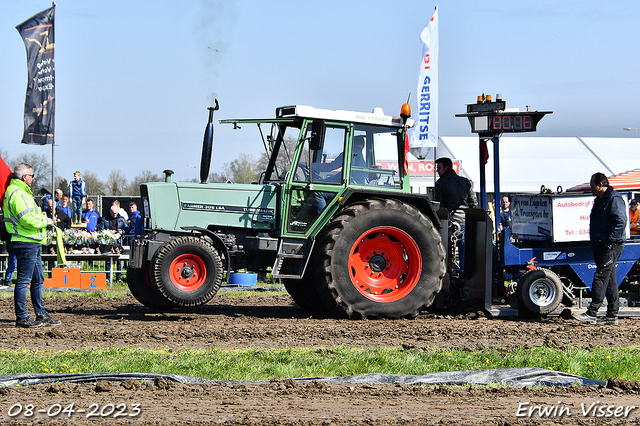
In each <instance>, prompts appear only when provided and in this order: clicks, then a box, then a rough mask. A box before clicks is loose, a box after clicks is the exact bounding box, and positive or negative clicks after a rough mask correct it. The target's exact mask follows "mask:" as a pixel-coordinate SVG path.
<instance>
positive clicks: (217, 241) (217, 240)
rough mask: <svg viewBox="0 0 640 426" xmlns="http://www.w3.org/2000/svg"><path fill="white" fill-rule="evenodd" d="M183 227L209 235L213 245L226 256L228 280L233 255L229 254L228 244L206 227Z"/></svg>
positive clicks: (225, 277) (226, 275) (226, 276)
mask: <svg viewBox="0 0 640 426" xmlns="http://www.w3.org/2000/svg"><path fill="white" fill-rule="evenodd" d="M182 229H184V230H185V231H191V233H196V232H198V233H200V234H203V235H206V236H207V237H209V238H211V241H212V243H213V246H214V247H215V248H216V249H217V250H219V251H220V253H221V254H222V255H223V256H224V259H225V261H226V267H225V276H224V279H225V280H226V281H228V280H229V271H230V270H231V257H230V256H229V250H227V246H225V245H224V243H223V242H222V240H221V239H220V238H219V237H218V236H217V235H216V234H214V233H213V232H211V231H210V230H208V229H206V228H201V227H199V226H183V227H182Z"/></svg>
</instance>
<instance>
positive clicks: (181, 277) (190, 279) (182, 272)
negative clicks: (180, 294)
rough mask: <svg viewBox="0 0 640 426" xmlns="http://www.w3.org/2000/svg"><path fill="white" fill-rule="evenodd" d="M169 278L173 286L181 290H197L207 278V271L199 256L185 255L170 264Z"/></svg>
mask: <svg viewBox="0 0 640 426" xmlns="http://www.w3.org/2000/svg"><path fill="white" fill-rule="evenodd" d="M170 268H171V269H170V276H171V281H172V282H173V284H174V285H175V286H176V287H178V288H179V289H181V290H185V291H193V290H197V289H198V288H199V287H200V286H201V285H202V284H204V282H205V280H206V278H207V270H206V269H205V265H204V261H203V260H202V258H201V257H200V256H197V255H195V254H191V253H187V254H182V255H180V256H178V257H176V258H175V259H174V260H173V262H171V267H170Z"/></svg>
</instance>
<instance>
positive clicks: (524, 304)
mask: <svg viewBox="0 0 640 426" xmlns="http://www.w3.org/2000/svg"><path fill="white" fill-rule="evenodd" d="M516 297H517V300H518V307H519V308H524V309H525V311H528V312H529V313H532V314H535V315H546V314H550V313H551V312H553V311H555V310H556V309H557V308H558V306H560V303H561V302H562V282H561V281H560V277H558V276H557V275H556V274H555V273H553V272H552V271H550V270H549V269H545V268H537V269H532V270H531V271H527V272H526V273H525V274H524V275H523V276H522V277H520V280H518V287H517V288H516Z"/></svg>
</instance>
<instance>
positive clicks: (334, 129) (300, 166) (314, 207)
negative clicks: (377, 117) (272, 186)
mask: <svg viewBox="0 0 640 426" xmlns="http://www.w3.org/2000/svg"><path fill="white" fill-rule="evenodd" d="M350 131H351V127H350V126H349V125H345V124H338V123H326V124H325V128H324V138H323V140H322V141H321V143H320V144H313V145H314V146H310V145H312V144H311V122H309V123H307V127H306V131H305V132H304V133H302V135H303V139H304V143H303V145H302V147H301V149H300V150H298V156H297V158H296V159H295V164H294V166H293V168H292V170H293V173H290V177H289V178H290V182H289V184H288V185H287V187H288V188H289V191H287V192H288V194H285V197H284V200H283V201H284V206H283V207H284V208H283V213H284V214H285V221H284V227H283V233H284V234H285V235H287V236H291V237H303V236H304V237H306V236H308V235H309V233H310V231H312V229H313V225H314V224H316V223H317V222H318V221H319V220H321V219H322V218H324V217H325V216H326V212H327V211H328V210H329V209H330V208H331V206H332V205H334V204H335V203H334V201H335V200H336V198H337V196H338V194H340V193H341V192H342V191H343V190H344V188H345V183H346V181H345V173H344V171H345V160H344V158H345V155H344V152H345V147H346V142H347V139H348V136H349V134H350ZM318 145H319V146H318Z"/></svg>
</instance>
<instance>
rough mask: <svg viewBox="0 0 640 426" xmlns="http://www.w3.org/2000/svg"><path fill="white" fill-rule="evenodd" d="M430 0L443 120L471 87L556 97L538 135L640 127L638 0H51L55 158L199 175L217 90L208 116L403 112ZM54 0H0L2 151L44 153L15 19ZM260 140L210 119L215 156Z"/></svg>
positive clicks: (454, 123)
mask: <svg viewBox="0 0 640 426" xmlns="http://www.w3.org/2000/svg"><path fill="white" fill-rule="evenodd" d="M436 4H438V10H439V19H440V23H439V27H440V62H439V73H440V82H439V88H440V106H439V112H440V126H439V127H440V135H441V136H470V135H471V133H470V129H469V124H468V121H467V120H466V119H464V118H456V117H455V114H457V113H462V112H465V108H466V107H465V105H466V104H467V103H471V102H474V101H475V99H476V97H477V95H479V94H481V93H487V94H493V95H495V94H496V93H501V94H502V95H503V98H504V99H505V100H506V101H507V106H508V107H519V108H521V109H524V108H525V105H531V108H532V109H539V110H551V111H553V114H552V115H550V116H547V117H545V118H544V119H543V120H542V121H541V122H540V124H539V125H538V132H537V133H536V134H535V135H537V136H602V137H630V136H633V132H628V131H624V130H623V127H635V128H638V127H640V49H639V48H638V45H637V44H638V41H639V40H640V2H638V1H637V0H628V1H626V0H625V1H615V0H613V1H611V2H608V3H604V2H596V1H590V0H585V1H570V0H569V1H557V0H556V1H547V0H538V1H536V2H522V1H521V2H514V1H502V0H485V1H481V2H476V1H462V0H448V1H447V0H441V1H440V2H438V3H436V2H430V1H414V0H405V1H402V2H396V1H382V0H367V1H360V0H356V1H349V2H344V1H333V0H324V1H307V2H290V1H278V0H272V1H269V2H265V1H254V0H243V1H234V0H228V1H219V0H193V1H164V0H156V1H153V2H152V1H144V0H139V1H129V0H126V1H125V0H112V1H109V2H104V1H94V0H59V1H58V2H57V6H56V40H55V41H56V53H55V55H56V148H55V158H56V171H57V174H58V175H60V176H63V177H65V178H67V179H71V177H72V174H73V171H74V170H77V169H79V170H87V169H88V170H91V171H93V172H95V173H97V174H98V176H99V177H100V178H101V179H103V180H104V179H106V177H107V175H108V174H109V172H110V171H111V170H113V169H120V170H122V171H123V172H124V173H125V175H126V176H127V178H128V179H132V178H133V177H134V176H136V175H137V174H139V173H140V171H141V170H151V171H152V172H154V173H160V172H162V170H164V169H167V168H169V169H173V170H174V171H175V173H176V176H175V177H176V178H177V179H190V178H196V177H197V176H198V175H199V172H198V171H197V170H196V169H193V168H190V167H189V166H188V164H193V165H199V162H200V154H201V145H202V135H203V133H204V127H205V124H206V120H207V116H208V113H207V109H206V108H207V106H209V105H211V104H212V102H213V98H217V99H218V101H219V102H220V111H217V112H216V116H215V118H216V123H217V120H219V119H223V118H255V117H271V116H273V115H274V111H275V108H276V107H278V106H283V105H291V104H303V105H311V106H314V107H318V108H327V109H347V110H355V111H367V112H368V111H371V110H372V109H373V108H374V107H381V108H382V109H383V110H384V111H385V113H387V114H390V115H391V114H393V115H397V114H398V113H399V110H400V106H401V105H402V103H403V102H405V101H406V98H407V96H408V94H409V92H411V93H412V103H413V104H414V110H415V99H416V97H415V92H416V86H417V77H418V63H419V61H420V56H421V45H420V41H419V38H418V36H419V34H420V32H421V31H422V29H423V27H424V26H425V25H426V24H427V22H428V21H429V19H430V18H431V15H432V14H433V11H434V7H435V6H436ZM50 6H51V3H50V2H48V1H41V0H21V1H19V2H17V1H3V2H2V4H1V5H0V46H1V49H0V64H2V65H0V99H1V102H0V148H2V149H3V150H5V151H7V152H8V153H9V155H11V156H15V155H18V154H19V153H22V152H36V153H43V154H46V155H47V156H49V155H50V153H51V149H50V148H49V147H48V146H47V147H40V146H27V145H22V144H20V140H21V136H22V131H23V128H22V126H23V122H22V113H23V108H24V94H25V89H26V80H27V68H26V55H25V49H24V45H23V43H22V40H21V39H20V36H19V34H18V32H17V31H16V30H15V26H16V25H18V24H20V23H21V22H23V21H25V20H26V19H28V18H29V17H30V16H32V15H34V14H36V13H37V12H39V11H41V10H44V9H46V8H48V7H50ZM531 149H535V146H532V147H531ZM261 151H262V143H261V141H260V140H259V138H257V132H254V131H253V129H243V131H242V132H233V131H232V130H231V127H230V126H228V125H224V126H223V125H219V124H216V127H215V144H214V150H213V161H212V167H211V170H212V171H221V167H222V165H223V163H225V162H229V161H232V160H234V159H235V158H237V156H238V154H240V153H241V152H247V153H252V154H253V155H254V157H255V158H257V156H258V154H259V153H260V152H261ZM639 158H640V155H639ZM503 166H504V165H503Z"/></svg>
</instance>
